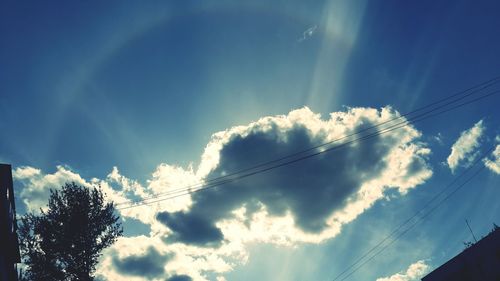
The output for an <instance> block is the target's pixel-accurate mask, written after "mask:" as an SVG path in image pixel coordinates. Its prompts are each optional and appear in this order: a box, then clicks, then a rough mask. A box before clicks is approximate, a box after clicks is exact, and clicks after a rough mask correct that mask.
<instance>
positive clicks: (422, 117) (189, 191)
mask: <svg viewBox="0 0 500 281" xmlns="http://www.w3.org/2000/svg"><path fill="white" fill-rule="evenodd" d="M499 92H500V91H494V92H490V93H488V94H486V95H483V96H480V97H477V98H475V99H472V100H469V101H466V102H463V103H461V104H458V105H455V106H453V107H451V108H445V109H443V110H441V111H438V112H436V113H434V114H432V115H428V114H429V113H431V112H435V111H437V110H439V109H442V108H443V107H446V106H448V105H451V104H453V103H455V102H456V101H457V100H460V99H457V100H454V101H451V102H448V103H446V104H445V105H442V106H439V107H436V108H433V109H431V110H429V111H427V112H425V113H423V114H420V115H417V116H416V117H413V118H414V119H413V120H404V121H402V122H400V123H397V124H395V125H392V126H390V127H388V128H385V129H383V130H379V131H376V132H374V133H371V134H368V135H365V136H362V137H360V138H357V139H354V140H350V141H347V142H345V143H342V144H340V145H337V146H334V147H330V148H327V149H324V150H321V151H318V152H315V153H312V154H308V155H305V156H301V157H299V158H295V159H292V160H289V161H286V162H282V163H279V164H276V165H273V166H270V167H266V168H263V169H260V170H256V171H253V172H249V173H247V174H243V175H239V176H237V177H234V178H229V179H224V180H221V181H217V182H213V183H210V184H207V185H202V186H201V187H199V188H197V189H184V190H179V191H178V192H173V193H172V194H169V195H170V196H168V197H164V198H158V197H157V198H153V200H151V199H145V200H141V201H136V202H135V204H132V205H130V206H125V207H121V208H117V209H119V210H123V209H128V208H133V207H137V206H142V205H149V204H153V203H158V202H161V201H165V200H170V199H173V198H176V197H179V196H185V195H188V194H192V193H195V192H200V191H203V190H207V189H211V188H214V187H217V186H221V185H224V184H227V183H230V182H234V181H236V180H240V179H243V178H246V177H249V176H253V175H255V174H260V173H263V172H267V171H269V170H273V169H276V168H279V167H282V166H286V165H290V164H292V163H296V162H299V161H302V160H305V159H308V158H311V157H314V156H317V155H320V154H323V153H326V152H329V151H332V150H335V149H339V148H342V147H345V146H348V145H350V144H352V143H355V142H357V141H363V140H367V139H371V138H374V137H376V136H379V135H381V134H384V133H388V132H390V131H394V130H397V129H400V128H403V127H406V126H408V125H410V124H414V123H417V122H420V121H422V120H425V119H428V118H430V117H434V116H437V115H440V114H443V113H445V112H448V111H451V110H454V109H457V108H460V107H462V106H464V105H467V104H470V103H472V102H476V101H478V100H481V99H483V98H486V97H488V96H491V95H494V94H498V93H499Z"/></svg>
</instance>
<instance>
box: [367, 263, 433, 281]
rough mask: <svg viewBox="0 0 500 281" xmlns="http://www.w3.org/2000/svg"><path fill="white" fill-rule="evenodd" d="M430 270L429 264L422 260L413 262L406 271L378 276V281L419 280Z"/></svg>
mask: <svg viewBox="0 0 500 281" xmlns="http://www.w3.org/2000/svg"><path fill="white" fill-rule="evenodd" d="M428 271H429V265H427V264H426V263H425V261H423V260H420V261H417V262H415V263H413V264H411V265H410V266H409V267H408V268H407V269H406V271H401V272H399V273H396V274H394V275H392V276H388V277H382V278H377V280H376V281H418V280H420V278H421V277H423V276H424V274H426V273H427V272H428Z"/></svg>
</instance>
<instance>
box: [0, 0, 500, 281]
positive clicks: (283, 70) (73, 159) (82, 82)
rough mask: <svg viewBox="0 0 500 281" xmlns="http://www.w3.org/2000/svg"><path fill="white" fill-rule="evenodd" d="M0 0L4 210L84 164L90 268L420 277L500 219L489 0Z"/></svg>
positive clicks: (249, 276)
mask: <svg viewBox="0 0 500 281" xmlns="http://www.w3.org/2000/svg"><path fill="white" fill-rule="evenodd" d="M0 7H1V8H0V35H1V42H2V43H1V44H0V65H1V67H0V97H1V99H0V112H1V116H2V118H1V119H0V131H1V138H0V162H2V163H9V164H12V166H13V176H14V185H15V195H16V197H17V199H16V200H17V203H16V207H17V211H18V213H19V214H20V215H22V214H24V213H26V212H38V211H39V209H40V208H43V206H45V204H46V203H47V198H48V196H49V190H50V189H51V188H52V189H57V188H59V187H60V186H61V185H62V184H64V183H65V182H68V181H74V182H76V183H79V184H82V185H85V186H89V187H91V186H97V185H100V186H101V188H102V189H103V190H104V191H105V192H106V194H107V196H108V199H109V200H112V201H114V202H115V203H118V204H119V205H117V208H118V210H117V212H118V213H119V214H120V215H121V217H122V222H123V225H124V233H125V235H124V237H122V238H120V239H119V240H118V241H117V243H115V244H114V245H113V246H112V247H111V248H109V249H107V250H105V251H104V253H103V256H102V258H101V262H100V264H99V266H98V268H97V272H96V276H97V278H98V280H130V281H143V280H170V281H173V280H194V281H201V280H217V281H222V280H256V279H258V280H325V281H326V280H373V281H387V280H389V281H410V280H419V278H421V277H422V276H423V275H425V274H426V273H428V272H430V271H431V270H433V269H434V268H436V267H437V266H439V265H441V264H442V263H444V262H445V261H447V260H449V259H450V258H452V257H453V256H455V255H456V254H458V253H459V252H461V251H462V250H463V249H464V242H469V241H472V240H473V238H472V235H471V233H470V232H469V230H468V228H467V225H466V224H465V220H466V219H467V220H468V221H469V223H470V226H471V229H472V230H473V231H474V234H475V235H476V236H477V237H481V236H484V235H486V234H487V233H488V232H489V231H490V230H491V228H492V226H493V223H497V224H498V223H500V202H499V200H498V198H500V186H499V182H500V181H499V179H500V129H499V128H500V127H499V125H500V124H499V121H500V115H499V114H500V113H499V111H498V108H499V105H500V95H499V94H497V92H498V91H499V90H500V81H499V79H496V80H492V79H495V78H496V77H498V76H499V75H500V71H499V69H498V66H499V65H500V56H498V50H500V38H499V37H498V36H495V34H497V33H498V31H497V29H498V28H497V27H498V26H500V18H499V17H498V15H497V12H496V11H498V9H499V8H500V3H498V1H483V0H479V1H474V2H472V1H465V0H462V1H413V2H407V1H405V2H402V1H392V0H389V1H378V0H375V1H363V0H359V1H358V0H355V1H335V0H320V1H297V0H287V1H262V0H255V1H245V2H243V1H239V2H236V1H224V0H218V1H204V2H202V1H190V0H186V1H148V2H137V1H71V2H68V1H50V2H41V1H2V2H1V3H0ZM487 81H490V82H487ZM485 82H487V84H484V83H485ZM477 85H481V86H479V87H476V86H477ZM472 87H475V88H473V90H469V91H468V92H462V95H458V96H454V97H456V99H455V100H453V99H451V100H450V99H446V98H448V97H450V96H451V95H454V94H458V93H461V91H464V90H467V89H471V88H472ZM436 102H440V103H436ZM429 104H433V105H434V107H426V106H428V105H429ZM421 108H423V109H424V111H419V112H417V113H412V114H413V115H412V114H409V115H407V114H408V113H411V112H413V111H414V110H416V109H421ZM425 110H432V111H431V112H428V115H422V116H423V117H425V118H421V119H422V120H419V119H418V122H409V123H397V122H406V121H413V120H414V119H412V118H415V117H418V116H419V115H417V114H420V113H422V112H426V111H425ZM422 116H421V117H422ZM394 122H396V123H394ZM380 124H382V125H383V126H382V125H380ZM394 124H404V125H407V126H398V127H397V128H394V129H387V128H391V127H389V126H390V125H394ZM376 129H382V130H383V129H386V130H385V131H384V132H383V133H375V134H373V132H375V131H374V130H376ZM370 133H372V135H371V136H370V137H366V136H367V134H370ZM324 144H326V145H324ZM297 153H299V154H297ZM312 154H317V155H312ZM304 156H306V157H304ZM270 161H271V162H270ZM272 161H274V162H272ZM289 162H290V163H289ZM259 165H261V166H259ZM275 166H276V167H275ZM248 168H250V169H248ZM267 168H269V169H267ZM261 169H262V170H261ZM241 171H243V173H241ZM255 171H258V172H257V173H254V174H253V173H252V172H255ZM476 172H477V174H476ZM235 173H236V174H235ZM250 174H251V175H250ZM235 175H236V178H235ZM238 175H245V176H244V177H241V178H238V177H237V176H238ZM221 177H223V178H222V179H230V181H228V182H227V183H225V184H223V185H220V186H219V185H217V186H213V187H211V188H209V189H206V190H204V191H201V192H193V193H190V192H191V191H196V189H197V188H200V187H204V186H207V184H208V185H209V184H210V183H214V179H215V180H217V179H221ZM215 183H217V181H215ZM455 189H456V190H457V191H456V192H453V190H455ZM186 191H188V192H186ZM175 192H180V193H175ZM187 193H189V194H187ZM173 194H174V195H176V194H179V195H182V196H176V197H175V198H172V197H174V196H172V195H173ZM438 195H441V197H439V198H438V199H437V200H435V199H434V198H436V196H438ZM448 195H449V196H448ZM443 198H446V200H443ZM141 200H142V201H141ZM432 200H433V201H432ZM136 201H139V202H142V203H143V204H142V205H137V206H136V205H131V202H136ZM441 201H442V203H439V204H437V203H438V202H441ZM428 202H431V203H428ZM144 203H145V204H144ZM433 204H435V205H433ZM434 206H436V207H435V208H433V207H434ZM423 208H427V209H423ZM431 208H432V213H429V215H423V214H425V212H424V213H419V215H418V216H417V217H416V218H421V219H420V220H415V219H412V220H410V222H412V223H413V222H414V221H415V222H416V223H417V222H418V224H415V226H414V227H412V228H411V229H408V230H407V231H405V232H404V233H403V234H402V235H398V234H399V233H401V232H403V231H404V229H405V228H398V226H401V224H402V223H403V222H405V221H407V219H409V218H412V216H413V215H414V214H415V213H416V212H418V211H420V210H424V211H425V210H427V211H428V210H430V209H431ZM393 230H397V231H398V232H396V235H398V239H397V240H394V242H392V243H391V244H390V245H387V247H385V248H384V250H383V252H380V254H378V255H376V256H374V257H373V258H371V259H370V260H367V261H366V262H365V260H362V261H361V262H357V261H358V259H359V258H360V257H363V256H364V254H365V253H367V252H368V251H370V250H371V249H372V248H373V247H374V246H376V245H377V244H379V242H381V241H386V242H389V241H391V240H384V238H386V237H387V236H388V235H390V234H391V233H392V232H393ZM393 237H394V236H393ZM384 245H385V244H382V246H384ZM379 249H380V247H379V248H376V251H371V252H370V253H372V254H373V253H375V252H377V251H378V250H379ZM368 257H370V256H368ZM356 262H357V263H356ZM353 263H356V264H355V266H353V267H350V265H352V264H353ZM358 267H359V268H358ZM356 268H357V270H356V271H355V272H352V274H351V272H350V270H351V269H356ZM346 269H347V271H346V272H345V274H343V275H340V276H339V274H341V273H343V272H344V271H345V270H346ZM348 274H349V275H348ZM337 277H338V278H337Z"/></svg>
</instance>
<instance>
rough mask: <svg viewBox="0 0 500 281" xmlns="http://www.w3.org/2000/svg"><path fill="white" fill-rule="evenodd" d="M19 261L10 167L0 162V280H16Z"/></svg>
mask: <svg viewBox="0 0 500 281" xmlns="http://www.w3.org/2000/svg"><path fill="white" fill-rule="evenodd" d="M19 262H21V258H20V255H19V243H18V239H17V223H16V206H15V203H14V188H13V186H12V169H11V166H10V165H7V164H0V281H12V280H17V263H19Z"/></svg>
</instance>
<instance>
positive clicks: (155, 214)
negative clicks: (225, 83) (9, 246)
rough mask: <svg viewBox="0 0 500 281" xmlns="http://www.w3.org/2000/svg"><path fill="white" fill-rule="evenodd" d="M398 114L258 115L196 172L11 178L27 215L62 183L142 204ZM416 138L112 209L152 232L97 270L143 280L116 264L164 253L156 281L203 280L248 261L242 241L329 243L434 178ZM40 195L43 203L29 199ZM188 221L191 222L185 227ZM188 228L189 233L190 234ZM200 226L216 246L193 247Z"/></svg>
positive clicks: (23, 172)
mask: <svg viewBox="0 0 500 281" xmlns="http://www.w3.org/2000/svg"><path fill="white" fill-rule="evenodd" d="M398 116H399V114H398V113H397V112H396V111H395V110H393V109H391V108H390V107H386V108H383V109H381V110H376V109H372V108H350V109H348V110H347V111H346V112H335V113H332V114H330V116H329V118H327V119H322V118H321V116H320V115H319V114H315V113H313V112H312V111H311V110H309V109H308V108H302V109H299V110H294V111H291V112H290V113H289V114H288V115H281V116H270V117H264V118H261V119H260V120H258V121H256V122H253V123H251V124H248V125H246V126H237V127H233V128H230V129H228V130H225V131H222V132H218V133H215V134H214V135H213V136H212V139H211V141H210V142H209V143H208V144H207V146H206V148H205V151H204V153H203V155H202V156H201V162H200V165H199V166H198V167H197V168H196V169H194V168H193V167H192V166H189V167H187V168H183V167H179V166H175V165H169V164H160V165H158V167H157V168H156V170H155V171H154V172H153V173H152V175H151V177H150V179H149V180H148V181H147V182H146V184H141V183H139V182H138V181H135V180H132V179H129V178H127V177H126V176H124V175H121V174H120V172H119V170H118V168H117V167H114V168H113V169H112V171H111V172H110V173H109V175H108V176H107V177H106V178H105V179H96V178H93V179H91V180H90V181H85V180H84V179H82V178H81V177H80V176H79V175H78V174H76V173H75V172H73V171H71V170H70V169H69V168H66V167H62V166H58V167H57V171H56V172H55V173H53V174H43V173H42V171H40V170H38V169H35V168H31V167H23V168H18V169H16V170H15V173H14V175H15V179H16V180H17V181H19V182H20V183H21V185H22V189H21V192H20V193H18V194H20V198H21V200H22V201H23V202H24V203H25V204H27V206H28V209H29V210H33V209H36V208H38V207H39V206H42V205H43V204H45V203H46V200H47V198H48V193H47V190H48V188H57V187H58V186H61V185H62V184H63V183H64V182H66V181H75V182H77V183H80V184H84V185H100V186H101V188H102V189H103V190H104V192H105V193H106V194H107V196H108V198H109V199H111V200H113V201H114V202H115V203H120V202H125V201H127V200H131V199H135V200H137V199H141V198H154V200H156V199H161V198H164V197H165V196H167V194H171V193H170V192H174V191H176V190H178V189H179V188H182V187H187V186H197V185H198V186H199V183H203V181H204V180H207V179H210V178H214V177H218V176H221V175H224V174H227V173H232V172H234V171H237V170H240V169H241V168H245V167H248V166H251V165H254V164H257V163H261V162H264V161H266V160H270V159H275V158H278V157H280V156H283V155H288V154H291V153H293V152H296V151H298V150H302V149H304V148H307V147H311V146H315V145H317V144H320V143H325V142H329V141H333V140H335V139H338V138H342V137H345V136H347V135H350V134H353V133H355V132H358V131H359V130H362V129H364V128H367V127H369V126H372V125H374V124H378V123H381V122H385V121H388V120H391V119H393V118H395V117H398ZM420 135H421V134H420V132H418V131H417V130H416V129H415V128H413V127H411V126H408V127H404V128H401V129H399V130H395V131H391V132H389V133H387V134H383V135H380V136H377V137H374V138H373V139H371V140H368V141H363V142H361V141H356V142H354V143H353V144H352V145H351V146H349V147H346V148H344V149H339V150H336V151H333V152H328V153H324V154H322V155H321V156H319V157H316V158H314V159H309V160H306V161H303V162H301V163H300V165H290V166H289V167H284V168H280V169H277V170H275V171H272V172H269V173H267V174H261V175H258V176H255V177H252V178H251V179H247V180H242V181H238V182H233V183H230V184H228V185H226V186H224V187H220V188H216V189H210V190H207V191H204V192H199V193H194V194H193V195H187V196H183V197H177V198H175V199H173V200H168V201H163V202H159V203H156V204H151V205H145V206H140V207H134V208H130V209H123V210H120V214H121V216H122V217H123V218H124V219H127V218H134V219H138V220H140V221H141V222H142V223H144V224H147V225H148V226H149V227H150V229H151V232H150V233H149V234H147V235H142V236H137V237H122V238H120V239H119V240H118V242H117V243H116V244H114V245H113V246H112V247H111V248H110V249H107V250H106V252H105V255H104V256H103V258H102V263H101V264H100V265H99V268H98V273H99V275H100V276H102V277H105V278H107V279H108V280H137V281H142V280H145V278H142V277H140V276H136V275H133V274H134V272H135V273H136V272H140V270H139V269H137V271H123V270H122V271H120V270H119V266H118V265H120V263H121V265H123V264H124V263H126V264H128V263H130V262H131V261H138V262H139V263H140V261H144V260H146V259H147V258H149V257H151V256H152V257H160V258H162V257H164V256H166V255H168V258H165V266H164V267H163V269H162V268H161V267H156V268H155V272H163V273H161V274H160V273H158V274H159V275H158V277H157V279H158V280H165V279H166V278H170V277H172V276H189V277H190V278H192V279H193V280H195V281H199V280H206V277H205V276H204V274H205V273H207V272H211V273H215V274H217V275H218V276H220V278H222V274H223V273H225V272H228V271H230V270H232V268H234V266H236V265H239V264H242V263H245V262H246V261H247V260H248V259H249V258H250V257H249V254H248V252H247V250H246V247H247V245H248V244H251V243H259V242H264V243H275V244H280V245H297V244H298V243H319V242H321V241H324V240H326V239H330V238H332V237H335V236H336V235H338V234H339V233H340V232H341V230H342V227H343V226H344V225H345V224H347V223H349V222H351V221H353V220H354V219H356V218H357V217H358V216H359V215H360V214H362V213H363V212H364V211H365V210H367V209H369V208H370V207H371V206H372V205H373V204H374V203H375V202H376V201H377V200H380V199H383V198H384V197H385V195H384V193H385V192H386V191H388V190H390V189H393V190H396V191H398V192H399V194H400V195H405V194H406V193H407V192H409V190H411V189H412V188H415V187H416V186H417V185H419V184H422V183H423V182H425V181H426V180H427V179H428V178H429V177H430V176H431V175H432V171H431V170H430V168H429V167H428V165H427V155H428V154H429V153H430V150H429V149H428V148H426V147H425V144H423V143H422V142H420V141H419V138H420ZM347 140H348V139H344V140H343V141H341V142H339V144H340V143H346V141H347ZM351 140H352V138H351ZM317 151H319V150H317ZM269 183H272V184H269ZM41 193H43V194H44V197H43V198H42V197H40V198H39V197H37V196H38V195H39V194H41ZM37 194H38V195H37ZM158 194H160V195H158ZM162 196H163V197H162ZM318 196H319V197H318ZM322 200H323V201H324V203H321V202H320V201H322ZM311 206H314V207H315V208H311ZM119 207H120V206H119ZM303 207H304V208H303ZM159 214H163V216H164V217H165V216H166V217H168V218H172V217H174V218H175V217H182V215H184V218H186V219H185V220H181V221H178V222H179V224H177V225H176V224H175V223H174V224H168V223H165V221H161V220H160V219H159V218H160V217H161V216H159ZM193 214H194V215H195V216H193ZM190 222H194V223H193V224H192V225H190ZM200 222H201V224H200ZM191 226H192V227H196V228H197V229H189V227H191ZM203 227H205V229H203ZM184 228H187V231H188V233H189V232H190V234H189V235H191V237H190V238H189V237H188V239H187V240H190V239H191V241H195V242H196V243H194V244H193V243H184V242H185V241H184V242H183V241H182V239H177V240H176V237H177V238H179V237H180V236H179V231H182V230H183V229H184ZM200 229H201V230H203V231H205V230H207V231H208V232H207V233H211V235H214V234H215V236H212V237H211V238H213V237H218V238H222V240H220V241H215V242H217V243H218V247H211V246H209V247H206V245H202V244H203V242H200V241H208V240H203V239H202V240H196V239H197V237H192V235H194V234H197V235H201V234H202V233H201V232H203V231H200ZM193 233H194V234H193ZM183 234H186V233H183ZM184 238H186V237H184ZM198 242H199V243H198ZM214 245H215V244H214ZM151 249H154V250H151ZM117 261H118V264H117ZM131 274H132V275H131ZM155 278H156V277H154V278H153V277H151V278H149V279H150V280H156V279H155ZM221 280H222V279H221Z"/></svg>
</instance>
